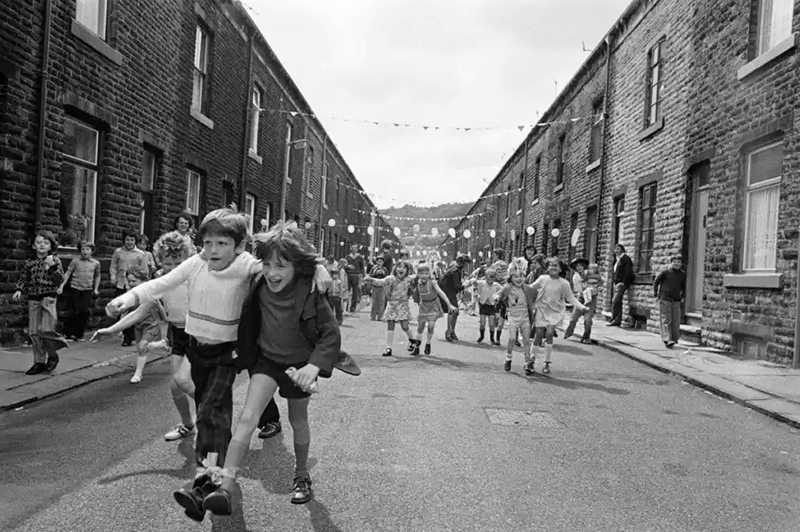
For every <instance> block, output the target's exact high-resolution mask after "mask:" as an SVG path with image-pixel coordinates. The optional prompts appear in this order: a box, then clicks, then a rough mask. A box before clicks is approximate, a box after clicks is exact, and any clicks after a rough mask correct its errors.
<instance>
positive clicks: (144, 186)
mask: <svg viewBox="0 0 800 532" xmlns="http://www.w3.org/2000/svg"><path fill="white" fill-rule="evenodd" d="M148 161H149V164H148ZM148 174H149V178H150V182H149V183H147V182H146V181H145V179H146V178H147V177H148ZM157 179H158V153H156V152H155V151H154V150H152V149H150V148H147V147H145V148H144V150H143V152H142V182H141V192H142V208H141V211H140V213H139V234H142V235H143V234H145V232H144V230H145V222H146V221H147V220H146V219H145V216H146V214H147V212H146V209H145V206H146V203H145V198H144V194H150V195H151V196H152V194H153V189H154V188H155V185H156V180H157ZM150 214H151V215H152V214H153V213H150Z"/></svg>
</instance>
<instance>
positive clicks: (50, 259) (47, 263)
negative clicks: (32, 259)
mask: <svg viewBox="0 0 800 532" xmlns="http://www.w3.org/2000/svg"><path fill="white" fill-rule="evenodd" d="M44 265H45V266H47V267H48V268H52V267H53V266H55V265H56V259H55V257H53V256H52V255H48V256H46V257H45V258H44Z"/></svg>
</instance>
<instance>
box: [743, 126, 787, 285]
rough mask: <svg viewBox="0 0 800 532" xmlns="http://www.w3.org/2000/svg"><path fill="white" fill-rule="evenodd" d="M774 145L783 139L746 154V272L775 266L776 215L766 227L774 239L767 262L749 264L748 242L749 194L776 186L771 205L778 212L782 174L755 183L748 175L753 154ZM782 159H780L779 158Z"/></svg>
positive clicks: (769, 270) (780, 143)
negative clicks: (754, 264)
mask: <svg viewBox="0 0 800 532" xmlns="http://www.w3.org/2000/svg"><path fill="white" fill-rule="evenodd" d="M776 146H781V147H782V146H783V141H782V140H780V141H778V142H772V143H770V144H765V145H764V146H760V147H758V148H757V149H754V150H753V151H751V152H749V153H748V154H747V175H746V176H745V179H746V181H745V194H744V238H743V239H742V240H743V244H742V271H744V272H746V273H757V272H774V271H775V268H776V266H777V253H778V216H775V220H774V223H773V224H772V225H773V227H768V228H767V231H766V234H768V235H770V234H771V235H774V240H773V242H772V246H771V247H772V253H770V254H769V255H768V259H767V260H768V263H767V264H766V265H765V266H764V267H756V266H752V265H751V261H754V260H755V259H754V258H753V257H752V256H751V253H752V251H753V250H752V249H751V247H750V245H749V243H748V241H749V240H750V239H749V238H748V236H749V234H750V197H751V194H753V193H754V192H763V191H764V190H766V189H771V188H777V189H778V201H777V202H776V204H775V205H773V206H771V207H772V208H774V211H775V213H777V212H778V210H779V208H780V187H781V181H782V175H778V176H775V177H771V178H769V179H765V180H764V181H761V182H760V183H756V184H755V185H751V184H750V177H751V165H752V160H753V155H755V154H757V153H760V152H763V151H767V150H770V149H772V148H775V147H776ZM781 161H782V159H781Z"/></svg>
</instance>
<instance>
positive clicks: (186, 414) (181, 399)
mask: <svg viewBox="0 0 800 532" xmlns="http://www.w3.org/2000/svg"><path fill="white" fill-rule="evenodd" d="M170 389H171V391H172V402H173V403H175V408H176V409H177V410H178V414H180V416H181V423H183V424H184V425H186V427H187V428H192V427H193V426H194V420H193V419H192V410H191V407H190V406H189V396H188V395H186V393H185V392H184V391H183V390H182V389H181V387H180V386H178V383H177V382H175V381H174V380H173V381H172V382H171V383H170Z"/></svg>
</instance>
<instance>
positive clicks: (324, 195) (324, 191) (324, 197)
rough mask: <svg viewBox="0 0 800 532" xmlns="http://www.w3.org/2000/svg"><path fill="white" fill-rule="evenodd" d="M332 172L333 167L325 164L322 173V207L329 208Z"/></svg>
mask: <svg viewBox="0 0 800 532" xmlns="http://www.w3.org/2000/svg"><path fill="white" fill-rule="evenodd" d="M330 172H331V165H329V164H328V163H325V167H324V169H323V173H322V192H321V194H322V206H323V207H324V208H326V209H327V208H328V174H330Z"/></svg>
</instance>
